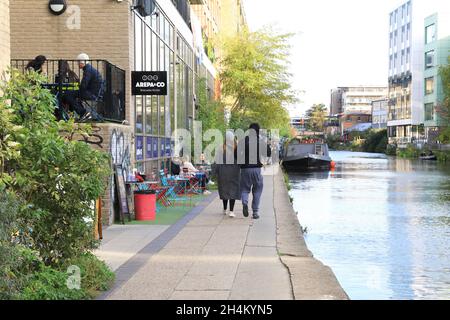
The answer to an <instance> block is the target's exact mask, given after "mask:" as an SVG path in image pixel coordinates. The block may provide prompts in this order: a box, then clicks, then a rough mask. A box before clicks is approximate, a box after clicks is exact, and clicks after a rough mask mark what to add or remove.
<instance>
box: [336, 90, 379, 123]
mask: <svg viewBox="0 0 450 320" xmlns="http://www.w3.org/2000/svg"><path fill="white" fill-rule="evenodd" d="M386 95H387V87H384V86H352V87H338V88H335V89H332V90H331V102H330V116H336V115H340V114H342V113H355V112H356V113H358V112H359V113H367V114H370V113H371V110H372V101H374V100H379V99H381V98H384V97H386Z"/></svg>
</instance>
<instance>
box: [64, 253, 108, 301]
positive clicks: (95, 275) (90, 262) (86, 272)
mask: <svg viewBox="0 0 450 320" xmlns="http://www.w3.org/2000/svg"><path fill="white" fill-rule="evenodd" d="M70 264H71V265H75V266H78V267H79V268H80V270H81V288H82V289H83V290H84V291H85V292H86V293H87V294H88V296H89V297H92V298H93V297H95V296H97V295H98V292H99V291H106V290H108V289H109V288H110V287H111V285H112V283H113V282H114V278H115V275H114V272H112V271H111V270H110V269H109V267H108V266H107V265H106V263H105V262H103V261H101V260H99V259H98V258H97V257H96V256H95V255H93V254H92V253H86V254H83V255H82V256H80V257H78V258H76V259H73V260H72V261H71V262H70Z"/></svg>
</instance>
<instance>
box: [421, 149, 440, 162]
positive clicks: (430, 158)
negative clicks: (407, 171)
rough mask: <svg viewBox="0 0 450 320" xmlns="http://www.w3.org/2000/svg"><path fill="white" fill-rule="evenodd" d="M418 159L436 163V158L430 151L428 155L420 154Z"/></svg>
mask: <svg viewBox="0 0 450 320" xmlns="http://www.w3.org/2000/svg"><path fill="white" fill-rule="evenodd" d="M419 159H420V160H428V161H436V160H437V157H436V155H435V154H434V153H433V152H432V151H430V152H429V153H428V154H426V153H424V152H422V153H421V154H420V156H419Z"/></svg>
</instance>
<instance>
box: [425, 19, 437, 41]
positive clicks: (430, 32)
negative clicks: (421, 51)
mask: <svg viewBox="0 0 450 320" xmlns="http://www.w3.org/2000/svg"><path fill="white" fill-rule="evenodd" d="M435 40H436V26H435V25H434V24H430V25H429V26H427V27H426V28H425V44H428V43H431V42H433V41H435Z"/></svg>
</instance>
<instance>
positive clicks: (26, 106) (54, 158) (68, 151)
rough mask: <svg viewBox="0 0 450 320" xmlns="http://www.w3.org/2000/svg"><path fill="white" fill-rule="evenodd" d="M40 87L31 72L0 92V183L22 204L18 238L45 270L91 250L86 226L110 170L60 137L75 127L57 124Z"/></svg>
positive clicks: (103, 157) (100, 158)
mask: <svg viewBox="0 0 450 320" xmlns="http://www.w3.org/2000/svg"><path fill="white" fill-rule="evenodd" d="M44 81H45V79H44V78H43V77H42V76H40V75H39V74H37V73H34V72H30V73H26V74H22V73H20V72H18V71H12V72H11V76H10V81H8V82H7V83H5V84H4V85H2V87H1V88H0V90H1V91H2V92H3V93H4V94H3V96H2V97H0V122H1V124H2V127H1V128H0V139H1V141H0V145H1V149H0V156H1V158H2V160H1V167H2V171H1V172H0V175H1V176H0V181H1V182H2V185H3V189H4V188H6V191H10V192H14V193H15V194H17V196H18V197H20V199H21V200H23V201H24V202H25V203H26V206H27V208H28V210H25V211H24V214H23V215H22V216H21V218H22V219H23V220H24V221H25V225H26V227H24V228H22V229H21V233H23V234H25V235H26V237H25V236H24V238H30V239H31V242H30V243H27V246H28V247H32V248H33V249H35V250H37V251H38V252H39V254H40V257H41V258H42V259H43V260H44V262H45V263H46V264H47V265H59V264H61V263H62V262H64V261H65V260H68V259H71V258H74V257H77V256H79V255H81V254H84V253H85V252H87V251H89V250H90V249H93V248H94V247H95V246H96V242H95V240H94V237H93V232H92V228H91V225H90V224H89V222H88V221H93V218H94V217H93V210H92V208H91V205H92V202H93V201H94V200H95V199H97V198H98V197H99V196H100V195H101V194H102V193H103V191H104V189H105V183H106V180H107V176H108V175H109V174H110V171H109V168H110V165H109V162H108V155H107V154H106V153H103V152H99V151H95V150H93V149H92V148H91V147H90V146H89V145H87V144H86V143H83V142H78V141H70V139H66V138H65V137H64V136H63V135H61V132H62V131H65V132H72V131H77V127H78V126H77V125H76V124H75V123H73V122H69V123H64V122H58V121H56V119H55V116H54V110H55V99H54V96H53V95H52V94H51V93H50V91H48V90H47V89H44V88H43V87H42V83H43V82H44ZM9 102H10V103H9ZM0 187H1V185H0ZM0 192H1V191H0Z"/></svg>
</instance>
